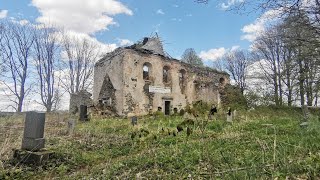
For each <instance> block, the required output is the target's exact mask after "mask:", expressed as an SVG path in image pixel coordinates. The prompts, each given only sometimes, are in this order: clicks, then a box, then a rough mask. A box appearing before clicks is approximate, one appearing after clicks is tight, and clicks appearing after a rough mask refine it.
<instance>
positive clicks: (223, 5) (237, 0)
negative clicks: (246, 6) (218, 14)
mask: <svg viewBox="0 0 320 180" xmlns="http://www.w3.org/2000/svg"><path fill="white" fill-rule="evenodd" d="M244 1H245V0H228V1H227V2H225V3H221V8H222V9H224V10H226V9H228V8H230V7H231V6H233V5H235V4H237V3H243V2H244Z"/></svg>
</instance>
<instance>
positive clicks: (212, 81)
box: [93, 36, 230, 116]
mask: <svg viewBox="0 0 320 180" xmlns="http://www.w3.org/2000/svg"><path fill="white" fill-rule="evenodd" d="M229 81H230V80H229V75H228V74H227V73H226V72H222V71H218V70H215V69H211V68H208V67H195V66H192V65H190V64H187V63H184V62H181V61H179V60H177V59H174V58H171V57H170V56H169V55H167V54H166V53H165V52H164V50H163V46H162V42H161V40H160V39H159V38H158V37H157V36H156V37H147V38H144V39H143V40H142V41H139V42H138V43H136V44H134V45H131V46H128V47H120V48H117V49H116V50H114V51H113V52H110V53H108V54H106V55H105V56H104V57H103V58H102V59H100V60H99V61H98V62H97V63H96V64H95V67H94V87H93V101H94V103H95V104H101V103H102V104H104V105H106V106H108V107H110V109H111V110H112V111H113V112H114V113H115V114H117V115H120V116H132V115H146V114H148V113H150V112H155V111H158V110H161V111H163V113H165V114H166V115H169V114H170V113H172V112H173V110H174V109H175V110H180V109H182V108H184V107H185V106H186V105H187V104H192V103H193V102H195V101H200V100H202V101H204V102H208V103H215V104H219V101H220V94H219V90H220V89H221V88H222V87H223V86H225V85H226V84H228V83H229Z"/></svg>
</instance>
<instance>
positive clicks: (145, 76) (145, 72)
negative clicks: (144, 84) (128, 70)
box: [142, 63, 151, 80]
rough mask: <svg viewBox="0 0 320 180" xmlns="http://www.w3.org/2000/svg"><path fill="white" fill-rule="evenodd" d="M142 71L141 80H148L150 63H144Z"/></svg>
mask: <svg viewBox="0 0 320 180" xmlns="http://www.w3.org/2000/svg"><path fill="white" fill-rule="evenodd" d="M142 71H143V79H144V80H150V74H151V64H150V63H144V64H143V68H142Z"/></svg>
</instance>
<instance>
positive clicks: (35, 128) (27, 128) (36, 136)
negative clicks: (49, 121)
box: [21, 112, 46, 151]
mask: <svg viewBox="0 0 320 180" xmlns="http://www.w3.org/2000/svg"><path fill="white" fill-rule="evenodd" d="M45 119H46V116H45V113H37V112H27V113H26V116H25V123H24V133H23V139H22V147H21V149H23V150H29V151H38V150H40V149H42V148H44V143H45V139H44V138H43V136H44V125H45Z"/></svg>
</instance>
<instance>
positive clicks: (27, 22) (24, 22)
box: [19, 19, 29, 26]
mask: <svg viewBox="0 0 320 180" xmlns="http://www.w3.org/2000/svg"><path fill="white" fill-rule="evenodd" d="M19 24H20V25H21V26H24V25H26V24H29V21H28V20H26V19H23V20H20V21H19Z"/></svg>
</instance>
